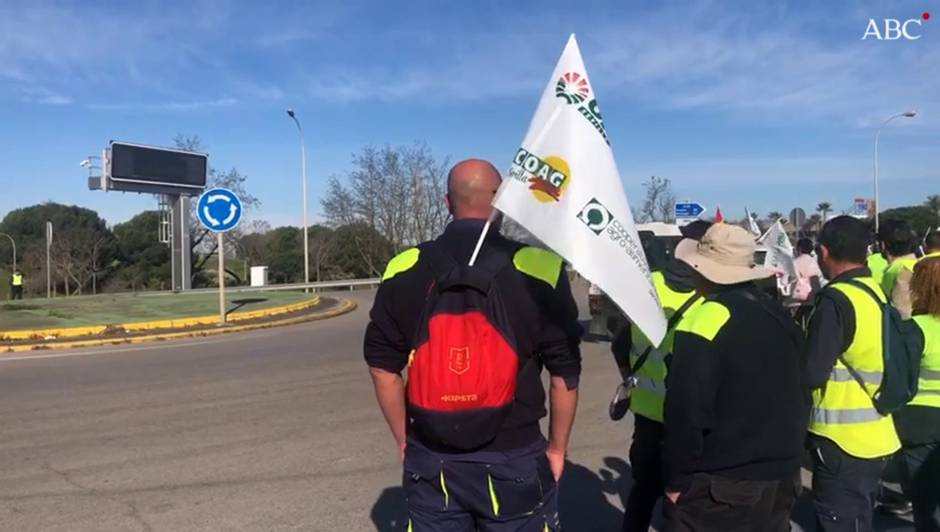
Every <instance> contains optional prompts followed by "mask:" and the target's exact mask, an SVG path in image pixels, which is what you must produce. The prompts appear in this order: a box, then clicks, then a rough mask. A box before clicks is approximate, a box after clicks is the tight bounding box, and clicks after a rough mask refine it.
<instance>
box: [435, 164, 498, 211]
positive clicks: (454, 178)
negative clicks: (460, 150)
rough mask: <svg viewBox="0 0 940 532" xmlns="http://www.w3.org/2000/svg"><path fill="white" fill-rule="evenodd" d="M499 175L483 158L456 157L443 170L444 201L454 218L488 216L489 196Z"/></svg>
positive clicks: (493, 192) (491, 208)
mask: <svg viewBox="0 0 940 532" xmlns="http://www.w3.org/2000/svg"><path fill="white" fill-rule="evenodd" d="M502 181H503V178H502V177H501V176H500V175H499V170H497V169H496V167H495V166H493V165H492V164H490V163H489V162H487V161H482V160H480V159H467V160H465V161H460V162H459V163H457V164H455V165H454V167H453V168H451V169H450V173H449V174H447V205H448V206H449V207H450V212H451V214H453V215H454V219H455V220H462V219H479V220H485V219H487V218H489V216H490V214H491V213H492V212H493V206H492V202H493V197H494V196H495V195H496V191H497V190H498V189H499V185H500V183H502Z"/></svg>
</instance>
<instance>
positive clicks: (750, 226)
mask: <svg viewBox="0 0 940 532" xmlns="http://www.w3.org/2000/svg"><path fill="white" fill-rule="evenodd" d="M744 215H745V216H746V217H747V230H748V231H750V232H751V234H752V235H754V236H760V227H759V226H758V225H757V220H755V219H754V215H753V214H751V211H749V210H747V207H744Z"/></svg>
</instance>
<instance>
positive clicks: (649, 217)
mask: <svg viewBox="0 0 940 532" xmlns="http://www.w3.org/2000/svg"><path fill="white" fill-rule="evenodd" d="M643 188H645V189H646V199H645V200H644V201H643V206H642V207H640V213H639V214H640V217H639V220H638V221H640V222H655V221H660V222H673V221H675V204H676V195H675V194H674V193H673V192H672V183H671V182H670V181H669V179H668V178H664V177H657V176H650V178H649V180H647V181H646V182H644V183H643Z"/></svg>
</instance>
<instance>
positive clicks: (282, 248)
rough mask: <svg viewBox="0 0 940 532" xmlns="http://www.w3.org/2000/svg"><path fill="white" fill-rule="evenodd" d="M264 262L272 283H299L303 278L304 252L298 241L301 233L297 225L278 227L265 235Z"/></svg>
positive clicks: (301, 237)
mask: <svg viewBox="0 0 940 532" xmlns="http://www.w3.org/2000/svg"><path fill="white" fill-rule="evenodd" d="M265 236H266V238H267V242H266V244H265V259H266V260H265V262H267V266H268V278H269V279H271V282H273V283H299V282H301V281H302V280H303V273H304V253H303V247H302V246H298V245H297V243H298V242H303V233H302V231H301V230H300V228H298V227H290V226H288V227H278V228H277V229H273V230H271V231H270V232H269V233H267V234H266V235H265Z"/></svg>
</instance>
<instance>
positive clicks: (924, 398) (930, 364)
mask: <svg viewBox="0 0 940 532" xmlns="http://www.w3.org/2000/svg"><path fill="white" fill-rule="evenodd" d="M914 323H916V324H917V326H918V327H920V330H921V332H922V333H924V357H923V358H922V359H921V361H920V380H919V381H918V385H917V395H916V396H914V399H913V400H911V402H910V404H912V405H919V406H932V407H934V408H940V318H938V317H937V316H931V315H927V314H924V315H920V316H914Z"/></svg>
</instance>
